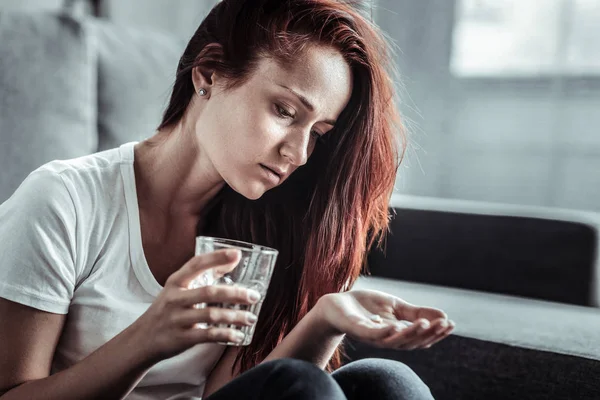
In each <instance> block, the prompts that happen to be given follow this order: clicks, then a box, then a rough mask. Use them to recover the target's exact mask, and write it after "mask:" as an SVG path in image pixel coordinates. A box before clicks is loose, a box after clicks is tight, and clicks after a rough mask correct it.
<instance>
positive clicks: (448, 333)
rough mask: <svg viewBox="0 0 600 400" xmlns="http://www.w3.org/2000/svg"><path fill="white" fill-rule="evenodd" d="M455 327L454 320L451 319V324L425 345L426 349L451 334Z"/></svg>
mask: <svg viewBox="0 0 600 400" xmlns="http://www.w3.org/2000/svg"><path fill="white" fill-rule="evenodd" d="M454 327H455V325H454V322H452V321H449V326H448V327H447V328H446V329H445V330H444V331H442V332H441V333H440V334H439V335H437V336H436V338H435V339H434V340H432V341H431V342H429V343H427V344H425V345H424V346H423V348H424V349H428V348H430V347H431V346H433V345H434V344H436V343H438V342H440V341H441V340H444V339H446V338H447V337H448V336H450V334H451V333H452V331H453V330H454Z"/></svg>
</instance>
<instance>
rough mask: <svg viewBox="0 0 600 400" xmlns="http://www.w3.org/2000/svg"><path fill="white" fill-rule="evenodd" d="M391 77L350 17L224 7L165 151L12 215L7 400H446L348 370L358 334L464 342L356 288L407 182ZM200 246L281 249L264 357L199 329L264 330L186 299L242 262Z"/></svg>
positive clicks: (98, 163) (180, 99) (300, 0)
mask: <svg viewBox="0 0 600 400" xmlns="http://www.w3.org/2000/svg"><path fill="white" fill-rule="evenodd" d="M386 65H387V49H386V47H385V45H384V42H383V41H382V39H381V36H380V35H379V34H378V33H377V31H376V29H375V28H374V27H373V26H372V25H370V24H369V22H368V21H366V20H365V19H364V18H363V17H362V16H361V15H360V14H359V13H357V12H356V11H354V10H353V9H352V8H351V7H349V6H347V5H344V4H343V3H341V2H337V1H333V0H285V1H281V0H247V1H241V0H224V1H222V2H220V3H219V4H218V5H217V6H215V8H214V9H213V10H212V11H211V12H210V14H209V15H208V16H207V18H206V19H205V20H204V21H203V22H202V24H201V25H200V27H199V28H198V30H197V32H196V33H195V34H194V36H193V37H192V39H191V40H190V42H189V44H188V46H187V48H186V50H185V52H184V54H183V56H182V57H181V60H180V62H179V66H178V69H177V78H176V81H175V85H174V88H173V94H172V97H171V101H170V103H169V105H168V108H167V110H166V112H165V114H164V117H163V121H162V123H161V124H160V126H159V128H158V131H157V133H156V134H155V135H154V136H152V137H151V138H149V139H148V140H146V141H143V142H141V143H129V144H125V145H123V146H121V147H120V148H118V149H114V150H109V151H106V152H102V153H97V154H93V155H90V156H86V157H82V158H79V159H75V160H68V161H54V162H51V163H49V164H46V165H44V166H42V167H41V168H39V169H38V170H36V171H34V172H33V173H32V174H31V175H30V176H29V177H28V178H27V179H26V180H25V181H24V182H23V184H22V185H21V186H20V187H19V189H18V190H17V191H16V192H15V194H14V195H13V196H12V197H11V198H10V199H9V200H8V201H7V202H5V203H4V204H3V205H2V206H1V207H0V219H1V220H2V224H0V243H1V245H0V246H1V247H0V252H1V254H2V261H1V265H0V297H2V299H0V319H1V320H2V321H3V323H2V326H1V327H0V342H1V343H2V344H3V346H2V348H1V350H0V360H2V362H1V363H0V393H3V394H2V395H1V396H0V399H3V400H11V399H24V398H26V399H62V400H64V399H91V398H94V399H119V398H128V399H181V398H201V397H203V398H206V397H208V398H209V399H211V400H220V399H229V398H237V399H319V398H324V399H325V398H326V399H345V398H349V399H358V398H363V397H367V396H370V397H373V398H378V399H386V398H389V399H392V398H431V394H430V393H429V390H428V389H427V387H426V386H425V385H424V384H423V382H421V381H420V380H419V379H418V377H417V376H416V375H415V374H414V373H413V372H412V371H411V370H410V369H408V368H407V367H406V366H404V365H402V364H400V363H395V362H391V361H384V360H365V361H359V362H354V363H351V364H349V365H346V366H344V367H342V368H339V369H338V367H339V366H340V361H341V357H340V349H339V345H340V343H341V341H342V339H343V338H344V336H345V335H349V336H351V337H354V338H356V339H358V340H362V341H367V342H369V343H372V344H374V345H378V346H384V347H390V348H402V349H415V348H423V347H429V346H431V345H432V344H433V343H435V342H437V341H439V340H441V339H443V338H444V337H446V336H447V335H448V334H449V333H450V332H451V330H452V329H453V324H452V323H451V322H450V321H448V319H447V317H446V315H445V314H444V313H443V312H442V311H440V310H436V309H431V308H423V307H417V306H413V305H410V304H407V303H405V302H403V301H402V300H400V299H398V298H395V297H393V296H390V295H387V294H385V293H380V292H375V291H348V289H349V288H350V287H351V286H352V284H353V283H354V281H355V280H356V278H357V276H358V274H359V272H360V270H361V267H362V265H363V262H364V255H365V251H366V250H367V249H368V248H369V247H370V246H371V245H372V244H373V243H375V241H377V240H378V239H379V238H380V234H381V232H382V231H383V230H384V229H385V227H386V225H387V221H388V199H389V197H390V194H391V191H392V189H393V183H394V177H395V173H396V169H397V162H398V160H397V157H398V152H397V149H396V143H397V140H396V138H395V137H394V130H395V128H399V124H397V118H396V117H397V115H396V108H395V106H394V103H393V101H392V95H393V90H392V89H393V87H392V82H391V80H390V78H389V76H388V74H387V73H386V71H385V66H386ZM198 234H203V235H213V236H220V237H228V238H233V239H239V240H245V241H251V242H255V243H260V244H264V245H267V246H271V247H274V248H277V249H278V250H279V252H280V255H279V258H278V261H277V265H276V270H275V272H274V274H273V278H272V281H271V285H270V288H269V291H268V294H267V296H266V298H265V299H264V304H263V307H262V310H261V315H260V318H259V320H258V323H257V326H256V331H255V335H254V339H253V342H252V343H251V344H250V345H249V346H247V347H228V348H225V347H224V346H222V345H219V344H217V342H220V341H236V340H240V336H239V332H238V331H236V330H234V329H225V328H209V329H200V328H195V327H194V326H195V324H196V323H199V322H212V323H214V322H226V323H234V324H238V325H251V324H254V323H256V316H254V315H251V314H249V313H247V312H245V311H233V310H224V309H219V308H214V307H209V308H205V309H196V308H194V307H193V305H194V304H196V303H203V302H206V303H218V302H225V303H240V304H248V303H253V302H256V301H258V298H257V295H258V294H257V293H253V292H252V291H250V290H245V289H242V288H233V287H226V286H210V287H201V288H195V289H189V288H188V286H189V284H190V282H191V281H192V280H193V279H194V278H195V277H196V276H198V275H199V274H201V273H203V272H204V271H206V270H208V269H211V268H215V269H217V270H219V271H220V272H221V273H223V272H224V271H227V270H229V269H231V268H232V266H233V265H235V261H236V259H237V258H238V257H239V254H236V253H235V252H234V253H233V254H229V253H226V252H215V253H211V254H206V255H202V256H196V257H194V238H195V236H196V235H198ZM5 321H10V323H9V324H8V323H5ZM402 321H408V323H405V322H402ZM323 369H328V370H329V371H333V370H335V372H333V373H332V374H328V373H326V372H324V371H323Z"/></svg>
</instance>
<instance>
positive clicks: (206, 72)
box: [192, 43, 223, 95]
mask: <svg viewBox="0 0 600 400" xmlns="http://www.w3.org/2000/svg"><path fill="white" fill-rule="evenodd" d="M222 59H223V47H222V46H221V45H220V44H218V43H210V44H207V45H206V46H204V48H203V49H202V51H200V54H198V56H197V57H196V65H197V66H196V67H194V68H193V69H192V82H193V83H194V89H195V91H196V93H198V91H199V90H200V89H204V90H206V91H207V92H208V94H209V95H210V93H211V91H212V90H214V89H215V86H216V85H217V82H216V79H215V78H217V76H216V75H217V74H216V73H215V70H214V68H211V67H209V66H210V65H214V63H215V62H218V61H220V60H222ZM219 83H220V82H219Z"/></svg>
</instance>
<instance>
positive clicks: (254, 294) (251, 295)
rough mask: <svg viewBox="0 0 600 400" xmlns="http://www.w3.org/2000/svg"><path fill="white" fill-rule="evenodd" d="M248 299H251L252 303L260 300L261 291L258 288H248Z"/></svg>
mask: <svg viewBox="0 0 600 400" xmlns="http://www.w3.org/2000/svg"><path fill="white" fill-rule="evenodd" d="M248 300H250V301H251V302H252V303H256V302H257V301H259V300H260V293H258V292H257V291H256V290H252V289H248Z"/></svg>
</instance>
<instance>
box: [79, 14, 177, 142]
mask: <svg viewBox="0 0 600 400" xmlns="http://www.w3.org/2000/svg"><path fill="white" fill-rule="evenodd" d="M89 24H90V27H91V29H92V30H93V32H94V34H95V36H96V40H97V43H98V131H99V150H106V149H109V148H113V147H117V146H118V145H120V144H122V143H125V142H129V141H139V140H143V139H145V138H146V137H148V136H151V135H152V134H153V133H154V131H155V130H156V127H157V126H158V124H159V123H160V119H161V117H162V113H163V111H164V108H165V107H166V105H167V103H168V100H169V96H170V94H171V88H172V85H173V82H174V81H175V72H176V70H177V64H178V62H179V57H180V56H181V54H182V53H183V50H184V48H185V45H186V43H187V42H186V41H185V40H183V39H180V38H177V37H175V36H171V35H168V34H166V33H160V32H156V31H150V30H148V31H146V30H139V29H134V28H128V27H121V26H116V25H114V24H112V23H110V22H106V21H100V20H90V21H89Z"/></svg>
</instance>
